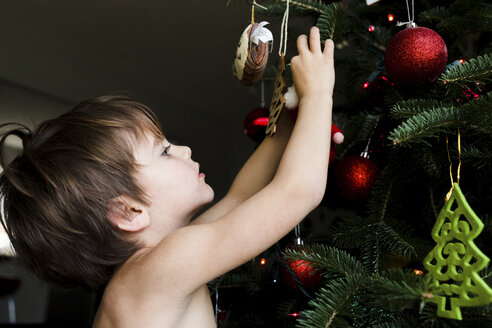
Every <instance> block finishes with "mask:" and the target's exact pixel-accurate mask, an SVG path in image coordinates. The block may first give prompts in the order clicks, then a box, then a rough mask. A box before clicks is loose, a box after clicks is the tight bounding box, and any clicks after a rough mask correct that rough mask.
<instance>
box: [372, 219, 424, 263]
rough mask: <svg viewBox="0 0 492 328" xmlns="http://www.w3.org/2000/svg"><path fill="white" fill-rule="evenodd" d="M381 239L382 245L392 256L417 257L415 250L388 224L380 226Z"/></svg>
mask: <svg viewBox="0 0 492 328" xmlns="http://www.w3.org/2000/svg"><path fill="white" fill-rule="evenodd" d="M379 238H380V240H381V243H382V245H383V246H384V247H385V248H386V249H387V250H389V251H390V252H391V253H392V254H395V255H401V256H405V257H411V256H416V255H417V252H415V248H414V247H413V245H411V244H410V243H409V242H408V241H406V240H405V239H404V238H403V237H402V236H401V235H400V234H399V233H397V232H396V231H395V230H393V229H392V228H391V227H390V226H388V225H387V224H386V223H384V224H381V225H380V226H379Z"/></svg>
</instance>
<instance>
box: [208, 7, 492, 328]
mask: <svg viewBox="0 0 492 328" xmlns="http://www.w3.org/2000/svg"><path fill="white" fill-rule="evenodd" d="M287 3H288V6H289V16H290V21H291V25H289V27H288V28H289V33H288V35H289V38H290V39H292V40H295V39H294V38H295V37H297V35H298V34H300V33H306V32H305V31H306V28H305V26H304V31H303V30H302V26H301V27H300V28H299V24H297V25H296V23H295V19H296V18H299V19H301V20H302V22H303V24H305V23H306V22H309V24H310V25H316V26H318V27H319V28H320V31H321V36H322V39H326V38H332V39H333V40H334V42H335V45H336V52H335V65H336V74H337V84H336V86H335V88H336V92H335V97H337V96H338V97H341V98H343V99H345V100H344V102H343V105H341V106H338V107H337V106H335V107H334V120H335V121H336V122H335V123H337V125H339V126H341V127H342V130H343V131H344V134H345V142H344V143H343V144H342V145H337V146H336V152H337V160H336V162H335V163H334V165H333V166H332V167H331V168H330V173H329V179H328V186H327V192H326V195H325V199H324V201H323V203H322V204H321V206H320V208H319V209H318V210H317V211H315V212H316V213H314V214H313V215H312V216H313V217H317V218H319V217H320V216H321V217H322V216H326V215H330V216H332V217H334V219H333V220H332V221H331V222H329V224H325V225H324V226H323V228H322V229H320V227H321V226H322V224H313V223H312V222H310V221H312V220H311V217H308V218H307V219H306V220H304V222H303V223H302V224H301V227H300V228H299V229H296V232H295V237H297V243H296V242H294V237H293V236H287V237H286V238H284V239H283V240H282V241H280V242H279V243H277V245H276V246H275V247H273V248H272V249H270V250H267V251H265V253H264V254H261V256H259V257H258V258H255V259H254V260H252V261H251V262H250V263H248V264H246V265H244V266H242V267H240V268H238V269H236V270H234V271H233V272H231V273H229V274H227V275H225V276H223V277H221V278H219V279H217V280H216V281H214V282H212V283H211V284H210V287H211V291H212V293H213V294H214V295H215V297H216V310H217V315H218V319H219V322H220V323H221V327H275V326H279V327H294V326H295V327H416V326H418V327H492V312H491V310H492V306H491V302H492V289H491V288H490V286H491V281H492V280H491V274H490V272H489V269H488V262H489V259H488V257H487V256H490V255H491V254H492V244H491V243H488V242H487V241H488V240H489V239H490V237H491V233H492V228H491V224H492V220H491V215H490V213H491V211H492V210H491V209H490V204H491V203H492V92H490V80H491V77H492V49H491V40H492V38H491V32H492V6H491V5H490V4H488V3H487V2H486V1H479V0H455V1H444V0H443V1H439V0H435V1H434V0H417V1H415V2H414V1H406V2H405V1H403V0H401V1H389V0H382V1H369V0H368V1H362V0H358V1H355V0H354V1H339V2H336V1H309V0H292V1H287V0H277V1H262V2H261V5H262V6H265V7H266V9H265V10H257V11H256V15H257V17H261V20H269V19H275V18H274V17H278V16H282V15H284V13H285V10H286V6H287ZM258 20H259V19H258ZM397 21H400V22H402V23H398V24H397ZM424 27H425V28H424ZM296 28H297V29H299V30H296ZM290 39H289V42H290V43H291V44H295V42H292V41H291V40H290ZM290 53H291V54H292V53H294V51H291V52H290ZM288 60H289V59H288V58H286V62H288ZM269 65H271V66H272V68H273V70H275V69H274V67H276V64H275V63H273V62H272V63H269ZM269 75H272V76H274V75H275V73H274V72H273V73H271V70H270V68H269V67H267V69H266V72H265V77H264V78H265V79H266V80H268V77H269ZM339 76H341V78H338V77H339ZM286 80H289V75H288V70H287V72H286ZM340 81H341V82H340ZM289 83H291V81H290V82H289ZM289 83H287V84H288V85H290V84H289ZM335 104H337V102H336V101H335ZM458 184H459V186H458ZM450 188H451V189H450ZM446 194H448V196H447V197H445V196H446ZM465 197H466V199H465ZM440 208H442V210H441V211H440ZM337 213H338V214H337ZM301 228H302V231H303V236H302V239H303V243H301V242H299V240H300V239H301V236H300V229H301ZM301 244H302V245H301ZM424 262H425V265H424ZM460 306H461V307H460ZM458 313H459V314H458Z"/></svg>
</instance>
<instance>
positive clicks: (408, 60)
mask: <svg viewBox="0 0 492 328" xmlns="http://www.w3.org/2000/svg"><path fill="white" fill-rule="evenodd" d="M447 59H448V50H447V48H446V43H444V40H443V39H442V38H441V36H440V35H439V34H437V33H436V32H434V31H433V30H431V29H429V28H425V27H409V28H406V29H404V30H402V31H400V32H398V33H397V34H396V35H395V36H394V37H393V38H392V39H391V40H390V42H389V43H388V47H387V48H386V52H385V54H384V63H385V66H386V71H387V72H388V74H389V75H390V77H391V78H392V79H393V80H394V81H395V82H398V83H402V84H423V83H429V82H434V81H435V80H436V79H437V78H438V77H439V75H441V73H442V72H443V71H444V68H445V67H446V61H447Z"/></svg>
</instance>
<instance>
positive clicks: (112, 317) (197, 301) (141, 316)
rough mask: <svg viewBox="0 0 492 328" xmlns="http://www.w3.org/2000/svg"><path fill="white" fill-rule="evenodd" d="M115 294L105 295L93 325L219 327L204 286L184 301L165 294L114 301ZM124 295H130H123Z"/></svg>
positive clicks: (101, 326)
mask: <svg viewBox="0 0 492 328" xmlns="http://www.w3.org/2000/svg"><path fill="white" fill-rule="evenodd" d="M122 294H124V293H122ZM105 296H106V295H105ZM114 296H117V294H116V293H113V294H112V296H111V297H108V298H106V299H105V298H103V302H102V303H101V306H100V308H99V311H98V313H97V315H96V318H95V320H94V324H93V328H106V327H108V328H109V327H118V328H120V327H142V328H154V327H156V328H157V327H159V328H168V327H169V328H171V327H172V328H192V327H193V328H197V327H199V328H215V327H216V323H215V318H214V313H213V308H212V302H211V299H210V296H209V293H208V289H207V286H205V285H204V286H202V287H200V288H198V289H197V290H196V291H195V292H194V293H193V294H191V295H189V296H188V297H186V298H184V299H181V300H180V299H172V298H170V297H169V296H168V295H162V297H158V296H150V297H149V299H145V298H144V299H141V300H140V301H137V300H129V301H126V300H118V299H116V300H115V299H114ZM121 297H129V296H128V295H121ZM112 298H113V299H112Z"/></svg>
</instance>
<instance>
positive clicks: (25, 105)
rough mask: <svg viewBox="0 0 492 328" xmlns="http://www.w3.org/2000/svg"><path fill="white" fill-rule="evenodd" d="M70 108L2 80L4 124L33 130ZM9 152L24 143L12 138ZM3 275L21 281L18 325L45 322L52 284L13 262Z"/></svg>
mask: <svg viewBox="0 0 492 328" xmlns="http://www.w3.org/2000/svg"><path fill="white" fill-rule="evenodd" d="M68 109H69V105H68V104H67V103H65V102H63V101H61V100H57V99H55V98H51V97H49V96H46V95H42V94H38V93H36V92H34V91H31V90H28V89H25V88H22V87H20V86H17V85H14V84H11V83H8V82H6V81H0V124H2V123H7V122H17V123H23V124H25V125H28V126H31V127H32V126H33V125H34V124H35V123H36V122H40V121H43V120H46V119H49V118H52V117H55V116H58V115H60V114H61V113H63V112H64V111H66V110H68ZM6 150H7V152H8V156H9V157H13V156H15V155H16V154H17V153H18V152H20V151H21V143H20V140H19V139H18V138H16V137H9V139H8V140H7V149H6ZM1 239H2V240H5V239H4V238H1ZM2 246H3V247H2ZM5 247H8V246H6V245H1V246H0V248H3V249H5ZM0 276H1V277H9V278H17V279H20V280H21V285H20V288H19V290H18V291H17V292H16V293H15V294H14V296H13V298H14V301H15V305H16V317H17V322H18V323H41V322H44V321H45V318H46V310H47V306H48V298H49V287H48V285H47V284H45V283H44V282H41V281H39V280H37V279H35V278H33V277H32V276H31V275H30V274H28V273H27V272H25V270H24V269H23V268H21V267H19V266H18V265H16V264H15V261H13V260H9V261H5V262H2V263H0ZM7 322H8V305H7V298H6V297H3V298H0V323H7Z"/></svg>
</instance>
